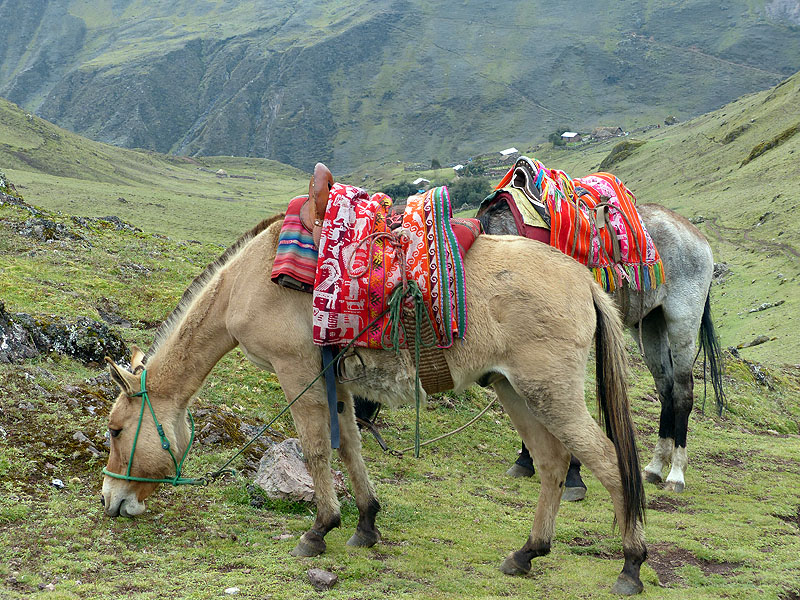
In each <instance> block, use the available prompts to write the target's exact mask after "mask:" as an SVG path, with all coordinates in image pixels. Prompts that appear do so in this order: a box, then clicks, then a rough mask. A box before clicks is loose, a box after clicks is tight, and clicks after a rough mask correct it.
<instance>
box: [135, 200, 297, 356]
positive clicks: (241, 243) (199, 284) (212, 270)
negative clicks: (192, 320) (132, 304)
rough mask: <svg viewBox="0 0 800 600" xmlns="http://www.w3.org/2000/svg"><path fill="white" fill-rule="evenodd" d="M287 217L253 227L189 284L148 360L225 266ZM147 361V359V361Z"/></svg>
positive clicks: (281, 215) (160, 329) (157, 335)
mask: <svg viewBox="0 0 800 600" xmlns="http://www.w3.org/2000/svg"><path fill="white" fill-rule="evenodd" d="M284 216H285V214H284V213H279V214H277V215H273V216H271V217H267V218H266V219H264V220H263V221H261V222H260V223H259V224H258V225H256V226H255V227H253V228H252V229H251V230H250V231H248V232H247V233H244V234H242V236H241V237H240V238H239V239H238V240H236V241H235V242H234V243H233V244H232V245H231V246H230V247H229V248H228V249H227V250H225V252H223V253H222V254H221V255H220V256H219V258H217V259H216V260H215V261H214V262H212V263H210V264H209V265H208V266H207V267H206V268H205V269H203V272H202V273H200V274H199V275H198V276H197V277H195V278H194V280H193V281H192V283H190V284H189V287H187V288H186V290H185V291H184V292H183V295H182V296H181V299H180V301H179V302H178V305H177V306H176V307H175V308H174V309H173V311H172V312H171V313H170V314H169V315H168V316H167V318H166V319H164V321H163V322H162V323H161V325H159V326H158V329H156V333H155V336H154V339H153V345H152V346H151V347H150V350H148V351H147V358H150V357H152V356H153V355H154V354H155V353H156V351H157V350H158V348H159V346H161V344H162V342H163V341H164V340H165V339H167V337H168V336H169V334H170V332H171V331H172V330H173V329H174V328H175V326H176V325H177V324H178V323H179V322H180V321H181V319H182V318H183V316H184V314H185V313H186V309H187V308H189V306H190V305H191V304H192V301H193V300H194V299H195V298H196V297H197V296H198V294H199V293H200V292H201V291H202V290H203V289H204V288H205V287H206V285H207V284H208V282H209V281H211V279H212V278H213V277H214V275H216V274H217V273H218V272H219V271H220V269H222V268H223V267H224V266H225V265H227V264H228V263H229V262H230V260H231V259H232V258H233V257H234V256H236V255H237V254H238V253H239V251H240V250H241V249H242V248H244V247H245V246H246V245H247V244H248V243H249V242H250V241H251V240H253V239H254V238H255V237H256V236H257V235H258V234H260V233H261V232H262V231H264V230H265V229H267V227H269V226H270V225H272V224H273V223H275V222H277V221H280V220H281V219H283V218H284ZM145 360H146V359H145Z"/></svg>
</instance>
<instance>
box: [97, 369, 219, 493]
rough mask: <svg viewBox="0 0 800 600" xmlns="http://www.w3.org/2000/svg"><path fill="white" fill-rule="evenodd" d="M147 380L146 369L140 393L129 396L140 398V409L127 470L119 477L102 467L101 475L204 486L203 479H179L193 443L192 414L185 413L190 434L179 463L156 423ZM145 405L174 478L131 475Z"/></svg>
mask: <svg viewBox="0 0 800 600" xmlns="http://www.w3.org/2000/svg"><path fill="white" fill-rule="evenodd" d="M146 379H147V369H145V370H143V371H142V378H141V383H142V389H141V391H140V392H138V393H136V394H131V395H130V397H131V398H136V397H138V396H141V397H142V407H141V409H140V410H139V423H138V424H137V425H136V435H134V437H133V445H132V446H131V456H130V458H129V459H128V470H127V471H125V475H120V474H119V473H112V472H111V471H109V470H108V469H106V468H105V467H103V475H108V476H109V477H113V478H114V479H124V480H125V481H139V482H143V483H171V484H172V485H205V484H206V483H207V480H206V479H205V478H204V477H201V478H199V479H194V478H190V477H181V470H182V469H183V463H184V461H185V460H186V457H187V456H188V454H189V450H191V448H192V444H193V443H194V417H192V413H191V412H189V411H187V413H188V415H189V423H191V429H192V434H191V437H190V438H189V445H188V446H186V450H185V451H184V453H183V456H181V460H180V462H178V459H177V458H175V453H174V452H172V445H171V444H170V443H169V440H168V439H167V436H166V434H165V433H164V428H163V427H162V426H161V423H159V422H158V418H157V417H156V412H155V411H154V410H153V405H152V403H151V402H150V396H148V395H147V387H146V385H145V381H146ZM145 404H147V407H148V408H149V409H150V414H151V415H152V416H153V422H154V423H155V424H156V431H157V432H158V437H160V438H161V447H162V448H163V449H164V450H166V451H167V452H169V455H170V458H172V464H173V465H174V467H175V477H165V478H163V479H155V478H151V477H135V476H133V475H131V468H132V467H133V454H134V452H136V443H137V442H138V441H139V431H140V430H141V429H142V419H143V417H144V406H145Z"/></svg>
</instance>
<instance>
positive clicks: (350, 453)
mask: <svg viewBox="0 0 800 600" xmlns="http://www.w3.org/2000/svg"><path fill="white" fill-rule="evenodd" d="M339 398H341V399H342V400H343V404H344V411H343V412H342V414H341V415H339V417H340V418H339V426H340V430H341V447H340V448H339V457H340V458H341V459H342V462H343V463H344V466H345V467H346V468H347V472H348V474H349V475H350V483H351V485H352V486H353V494H354V495H355V497H356V506H358V525H357V526H356V531H355V533H354V534H353V536H352V537H351V538H350V539H349V540H348V541H347V545H348V546H360V547H362V548H369V547H372V546H374V545H375V544H376V543H377V542H378V541H380V539H381V533H380V531H378V528H377V527H375V517H376V516H377V515H378V511H379V510H380V509H381V505H380V504H379V503H378V498H377V496H376V494H375V488H374V487H373V485H372V482H371V481H370V480H369V475H368V474H367V467H366V465H365V464H364V459H363V457H362V456H361V433H360V432H359V431H358V426H357V425H356V417H355V412H354V407H353V399H352V397H351V396H350V395H349V394H347V393H346V392H342V391H340V392H339Z"/></svg>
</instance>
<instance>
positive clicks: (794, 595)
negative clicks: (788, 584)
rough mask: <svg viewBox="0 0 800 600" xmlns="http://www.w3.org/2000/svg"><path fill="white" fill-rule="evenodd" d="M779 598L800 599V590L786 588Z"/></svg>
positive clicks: (783, 599) (786, 599)
mask: <svg viewBox="0 0 800 600" xmlns="http://www.w3.org/2000/svg"><path fill="white" fill-rule="evenodd" d="M778 599H779V600H800V590H786V591H785V592H783V593H782V594H780V595H779V596H778Z"/></svg>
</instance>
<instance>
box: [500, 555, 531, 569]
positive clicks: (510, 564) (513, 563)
mask: <svg viewBox="0 0 800 600" xmlns="http://www.w3.org/2000/svg"><path fill="white" fill-rule="evenodd" d="M500 570H501V571H502V572H503V573H505V574H506V575H527V574H528V572H529V571H530V570H531V563H530V562H528V563H527V564H520V562H519V561H518V560H517V553H516V552H512V553H511V554H509V555H508V556H506V559H505V560H504V561H503V564H502V565H500Z"/></svg>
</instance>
